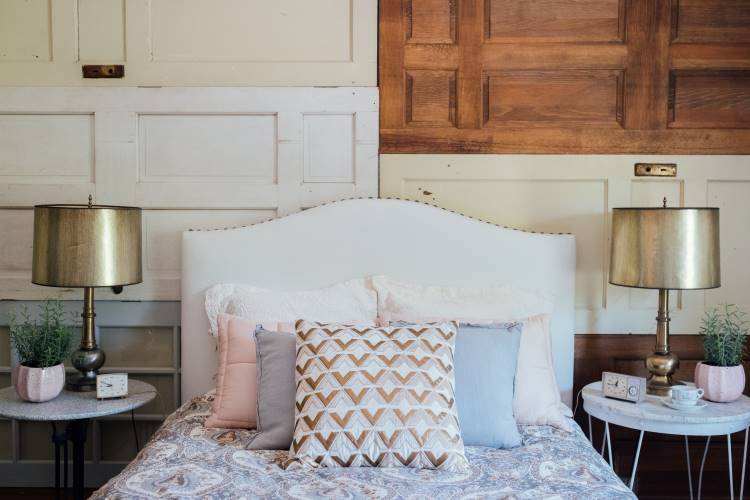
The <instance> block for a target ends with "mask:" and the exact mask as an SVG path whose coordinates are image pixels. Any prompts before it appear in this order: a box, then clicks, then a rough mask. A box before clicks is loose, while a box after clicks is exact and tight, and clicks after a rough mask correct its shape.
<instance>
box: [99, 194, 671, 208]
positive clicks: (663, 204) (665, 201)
mask: <svg viewBox="0 0 750 500" xmlns="http://www.w3.org/2000/svg"><path fill="white" fill-rule="evenodd" d="M90 202H91V196H89V203H90ZM661 207H662V208H667V197H666V196H665V197H664V199H663V200H662V206H661Z"/></svg>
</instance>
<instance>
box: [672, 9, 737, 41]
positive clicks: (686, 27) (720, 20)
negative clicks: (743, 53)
mask: <svg viewBox="0 0 750 500" xmlns="http://www.w3.org/2000/svg"><path fill="white" fill-rule="evenodd" d="M748 42H750V2H748V1H747V0H672V43H744V44H746V43H748Z"/></svg>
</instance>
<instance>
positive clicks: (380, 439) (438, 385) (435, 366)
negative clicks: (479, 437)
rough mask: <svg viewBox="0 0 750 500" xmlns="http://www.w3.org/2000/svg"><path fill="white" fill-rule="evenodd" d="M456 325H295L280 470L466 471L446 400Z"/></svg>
mask: <svg viewBox="0 0 750 500" xmlns="http://www.w3.org/2000/svg"><path fill="white" fill-rule="evenodd" d="M457 328H458V326H457V324H456V323H452V322H443V323H428V324H422V325H410V326H404V327H400V326H389V327H381V328H378V327H374V326H352V325H336V324H321V323H313V322H308V321H303V320H300V321H298V322H297V324H296V334H297V361H296V373H295V380H296V384H297V393H296V401H295V403H296V409H295V426H294V439H293V441H292V446H291V448H290V450H289V459H290V460H289V461H288V463H287V466H288V467H289V466H295V465H303V464H304V465H309V466H315V467H317V466H323V467H401V466H405V467H415V468H425V469H441V470H446V471H454V472H455V471H462V470H465V469H466V467H467V466H468V463H467V461H466V457H465V455H464V444H463V440H462V439H461V430H460V428H459V425H458V412H457V410H456V399H455V396H454V373H453V352H454V346H455V340H456V331H457Z"/></svg>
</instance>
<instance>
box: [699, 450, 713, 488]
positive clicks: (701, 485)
mask: <svg viewBox="0 0 750 500" xmlns="http://www.w3.org/2000/svg"><path fill="white" fill-rule="evenodd" d="M710 444H711V436H708V437H707V438H706V448H705V449H704V450H703V460H701V470H700V473H699V475H698V500H701V488H702V487H703V466H704V465H706V455H708V446H709V445H710Z"/></svg>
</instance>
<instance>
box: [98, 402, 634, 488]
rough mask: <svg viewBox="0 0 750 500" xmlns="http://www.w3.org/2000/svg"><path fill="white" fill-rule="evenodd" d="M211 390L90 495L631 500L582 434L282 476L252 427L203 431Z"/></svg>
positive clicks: (548, 433) (539, 430)
mask: <svg viewBox="0 0 750 500" xmlns="http://www.w3.org/2000/svg"><path fill="white" fill-rule="evenodd" d="M212 399H213V396H212V395H211V394H207V395H203V396H200V397H197V398H194V399H193V400H192V401H190V402H188V403H186V404H184V405H183V406H182V407H181V408H180V409H178V410H177V411H176V412H175V413H173V414H172V415H170V416H169V417H168V418H167V420H166V422H165V423H164V425H163V426H162V427H161V428H160V429H159V430H158V431H157V432H156V434H155V435H154V436H153V437H152V439H151V441H150V442H149V444H148V445H147V446H146V447H145V448H144V449H143V450H141V452H140V453H139V454H138V456H137V457H136V458H135V460H133V462H131V463H130V464H129V465H128V466H127V467H126V468H125V469H124V470H123V471H122V473H120V474H119V475H117V476H115V477H114V478H112V479H111V480H110V481H109V482H108V483H107V484H105V485H104V486H103V487H102V488H101V489H100V490H98V491H97V492H95V493H94V495H93V496H92V497H91V498H93V499H104V498H107V499H125V498H127V499H135V498H193V497H201V498H211V499H239V498H326V499H328V498H342V499H343V498H388V499H390V498H404V499H407V498H408V499H414V500H417V499H419V500H434V499H442V498H446V499H454V498H455V499H458V498H461V499H470V498H472V499H473V498H508V499H518V500H521V499H541V498H550V499H552V498H554V499H579V498H586V499H587V500H597V499H607V500H609V499H622V498H627V499H632V498H635V496H634V495H633V494H632V493H631V492H630V490H628V488H627V487H626V486H625V485H624V484H623V483H622V481H620V479H618V478H617V476H616V475H615V474H614V473H613V472H612V470H611V469H610V468H609V467H608V466H607V464H606V462H605V461H604V460H603V459H602V458H601V457H600V456H599V454H598V453H596V451H595V450H594V449H593V448H592V447H591V446H590V445H589V442H588V440H587V439H586V437H585V436H584V434H583V432H582V431H581V429H580V428H579V427H578V426H577V425H575V424H573V425H574V427H575V433H574V434H572V435H571V434H567V433H564V432H561V431H558V430H556V429H554V428H552V427H546V426H521V427H520V431H521V435H522V437H523V446H520V447H518V448H514V449H510V450H496V449H491V448H481V447H471V446H470V447H467V448H466V455H467V458H468V459H469V462H470V465H471V467H470V469H469V470H468V471H466V472H463V473H446V472H440V471H434V470H419V469H410V468H349V469H340V468H338V469H325V468H322V469H307V470H300V469H295V470H283V469H282V468H281V467H280V466H279V463H280V462H281V460H282V459H283V458H285V457H286V452H285V451H260V452H259V451H249V450H246V449H245V445H246V443H247V442H248V441H249V440H250V438H251V437H252V435H253V433H254V431H248V430H221V429H207V428H205V427H204V425H203V423H204V421H205V419H206V418H207V417H208V415H209V413H210V406H211V401H212Z"/></svg>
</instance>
